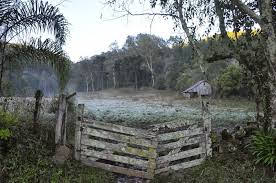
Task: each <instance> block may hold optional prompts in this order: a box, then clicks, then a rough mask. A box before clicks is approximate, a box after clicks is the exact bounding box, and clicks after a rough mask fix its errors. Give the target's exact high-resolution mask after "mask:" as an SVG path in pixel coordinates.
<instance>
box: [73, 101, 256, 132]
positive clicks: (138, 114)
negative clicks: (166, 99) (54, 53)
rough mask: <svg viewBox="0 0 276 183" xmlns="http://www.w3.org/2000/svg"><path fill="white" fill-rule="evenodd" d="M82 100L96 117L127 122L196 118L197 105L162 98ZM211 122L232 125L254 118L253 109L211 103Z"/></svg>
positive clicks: (197, 113) (142, 123) (116, 121)
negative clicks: (156, 99)
mask: <svg viewBox="0 0 276 183" xmlns="http://www.w3.org/2000/svg"><path fill="white" fill-rule="evenodd" d="M78 103H81V104H85V108H86V115H88V116H90V117H92V116H93V117H94V118H95V119H96V120H100V121H105V122H112V123H118V124H122V125H127V126H137V125H138V126H148V125H149V124H153V123H162V122H167V121H172V120H175V119H179V118H182V119H190V120H199V119H200V117H201V116H200V115H201V110H200V106H199V107H194V106H193V107H192V106H184V105H181V104H174V105H172V106H169V105H166V104H164V103H163V102H158V101H155V102H144V101H141V100H137V101H134V100H130V99H116V98H110V99H92V100H84V99H78ZM210 111H211V113H212V116H213V118H212V126H213V127H214V128H222V127H234V126H235V125H236V124H238V123H240V122H245V121H249V120H253V118H254V115H255V113H254V112H247V111H245V110H243V109H240V108H217V107H216V106H211V107H210Z"/></svg>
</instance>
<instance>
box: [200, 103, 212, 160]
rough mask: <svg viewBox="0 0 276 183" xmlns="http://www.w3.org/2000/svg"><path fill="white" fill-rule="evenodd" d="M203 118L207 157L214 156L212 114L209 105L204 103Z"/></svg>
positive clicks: (204, 144)
mask: <svg viewBox="0 0 276 183" xmlns="http://www.w3.org/2000/svg"><path fill="white" fill-rule="evenodd" d="M202 118H203V129H204V137H203V141H204V143H202V145H203V148H204V150H205V154H204V156H205V157H208V156H212V148H211V145H212V141H211V113H210V112H209V108H208V103H205V102H204V101H202Z"/></svg>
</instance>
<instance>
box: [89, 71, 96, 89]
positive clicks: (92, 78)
mask: <svg viewBox="0 0 276 183" xmlns="http://www.w3.org/2000/svg"><path fill="white" fill-rule="evenodd" d="M90 78H91V87H92V92H94V91H95V87H94V77H93V73H91V77H90Z"/></svg>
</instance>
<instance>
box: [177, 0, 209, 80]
mask: <svg viewBox="0 0 276 183" xmlns="http://www.w3.org/2000/svg"><path fill="white" fill-rule="evenodd" d="M182 4H183V0H179V3H178V4H177V6H178V14H179V20H180V23H181V27H182V29H183V30H184V32H185V34H186V35H187V37H188V40H189V43H190V44H191V46H192V48H193V49H194V50H195V51H196V53H197V61H198V63H199V66H200V69H201V72H202V73H203V75H204V77H206V75H205V69H206V68H205V66H204V54H203V53H202V51H201V50H200V48H199V46H198V43H197V41H196V40H195V38H194V36H193V35H192V34H191V33H190V30H189V28H188V25H187V22H186V21H185V19H184V14H183V10H182Z"/></svg>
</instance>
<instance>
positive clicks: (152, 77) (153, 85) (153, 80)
mask: <svg viewBox="0 0 276 183" xmlns="http://www.w3.org/2000/svg"><path fill="white" fill-rule="evenodd" d="M151 81H152V85H151V87H152V88H154V87H155V76H154V72H153V70H151Z"/></svg>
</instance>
